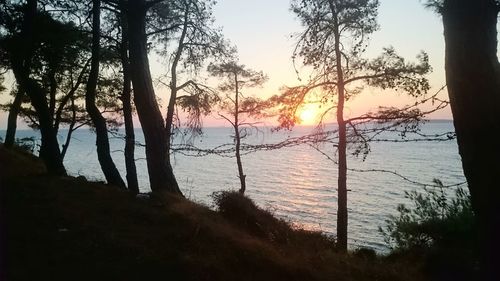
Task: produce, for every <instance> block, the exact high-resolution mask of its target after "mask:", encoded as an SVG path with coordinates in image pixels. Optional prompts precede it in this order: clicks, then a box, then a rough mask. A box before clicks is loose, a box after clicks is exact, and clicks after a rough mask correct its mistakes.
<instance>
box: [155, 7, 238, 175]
mask: <svg viewBox="0 0 500 281" xmlns="http://www.w3.org/2000/svg"><path fill="white" fill-rule="evenodd" d="M213 4H214V3H213V1H204V0H180V1H174V2H173V3H170V5H169V6H168V7H169V9H170V16H166V15H165V13H164V12H163V11H164V10H165V9H167V8H166V7H162V6H161V5H159V6H158V7H157V15H158V18H159V20H160V23H162V22H163V24H164V25H166V26H167V29H168V32H161V33H157V34H156V37H157V38H158V39H159V42H161V43H162V44H163V45H164V47H165V49H164V50H163V51H162V52H161V54H162V55H164V56H170V58H171V59H170V63H169V68H168V75H169V76H170V77H169V78H170V82H169V83H167V85H168V88H169V90H170V97H169V102H168V107H167V113H166V117H165V131H166V133H167V151H168V153H169V156H168V161H169V165H170V151H171V146H172V141H173V137H174V136H175V134H176V132H177V131H178V128H179V127H181V124H180V116H179V115H178V114H177V112H178V107H180V108H181V109H182V110H183V111H184V112H187V113H188V116H187V122H185V125H186V127H187V129H188V130H189V133H190V134H194V135H197V134H200V133H201V127H202V123H201V116H202V115H206V114H208V113H210V109H211V106H212V105H213V104H215V102H216V101H217V96H216V94H215V93H214V92H213V91H212V90H211V89H210V88H209V87H207V86H205V85H203V84H200V83H199V82H198V81H196V80H195V79H189V76H191V75H192V74H195V75H196V74H198V71H199V70H200V69H201V67H202V66H203V64H204V62H205V61H206V60H208V59H209V58H217V57H224V56H228V55H230V54H231V52H232V50H231V49H228V48H227V43H226V42H225V41H224V39H223V37H222V35H221V34H220V31H219V30H216V29H214V28H212V27H211V24H212V22H213V15H212V6H213ZM172 15H173V17H172ZM169 18H173V20H170V21H169V20H168V19H169ZM170 45H174V46H175V48H174V49H173V50H170V49H169V46H170ZM183 78H184V82H181V81H182V80H181V79H183ZM175 121H177V122H175Z"/></svg>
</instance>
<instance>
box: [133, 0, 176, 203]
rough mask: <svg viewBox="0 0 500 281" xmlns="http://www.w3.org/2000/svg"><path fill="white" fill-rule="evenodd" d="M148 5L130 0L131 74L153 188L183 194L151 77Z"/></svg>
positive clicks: (141, 0) (154, 190)
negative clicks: (170, 159) (147, 23)
mask: <svg viewBox="0 0 500 281" xmlns="http://www.w3.org/2000/svg"><path fill="white" fill-rule="evenodd" d="M146 9H147V7H146V3H145V1H144V0H130V1H129V6H128V7H127V12H128V14H127V15H128V27H129V40H128V41H129V56H130V75H131V78H132V84H133V86H134V102H135V106H136V108H137V114H138V115H139V121H140V122H141V126H142V130H143V132H144V140H145V142H146V162H147V166H148V173H149V182H150V185H151V190H152V191H153V192H170V193H174V194H181V195H182V193H181V192H180V190H179V188H178V186H177V182H176V180H175V177H174V176H173V172H172V169H171V167H170V165H169V162H168V158H167V157H168V150H167V140H166V137H167V134H165V127H164V123H163V118H162V115H161V112H160V109H159V107H158V103H157V101H156V96H155V92H154V89H153V83H152V80H151V73H150V69H149V60H148V50H147V44H146V43H147V37H146Z"/></svg>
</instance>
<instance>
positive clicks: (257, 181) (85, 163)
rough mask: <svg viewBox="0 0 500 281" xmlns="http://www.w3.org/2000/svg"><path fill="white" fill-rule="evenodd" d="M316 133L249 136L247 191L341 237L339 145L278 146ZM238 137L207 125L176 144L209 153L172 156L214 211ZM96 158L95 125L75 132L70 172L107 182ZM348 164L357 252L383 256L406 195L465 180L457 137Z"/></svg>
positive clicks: (281, 213) (118, 158)
mask: <svg viewBox="0 0 500 281" xmlns="http://www.w3.org/2000/svg"><path fill="white" fill-rule="evenodd" d="M453 130H454V128H453V123H452V122H451V121H446V120H440V121H431V122H428V123H426V124H424V125H423V126H422V127H421V132H422V133H423V134H441V133H445V132H453ZM313 132H314V127H307V126H303V127H296V128H294V129H293V130H292V131H275V130H273V129H272V127H260V128H259V130H258V131H253V132H252V133H251V134H249V135H248V136H247V137H246V138H245V139H244V140H243V142H244V143H246V144H250V148H253V149H252V150H251V151H247V152H245V153H244V155H243V156H242V162H243V169H244V173H245V174H246V183H247V190H246V194H247V195H248V196H249V197H250V198H252V199H253V200H254V201H255V202H256V203H257V204H258V205H259V206H261V207H263V208H266V209H268V210H270V211H271V212H273V213H274V214H275V215H277V216H278V217H280V218H283V219H285V220H288V221H289V222H290V223H292V224H293V225H295V226H296V227H302V228H305V229H308V230H317V231H322V232H324V233H326V234H327V235H333V236H335V229H336V216H337V207H336V205H337V190H336V189H337V165H336V163H335V162H334V161H333V160H332V159H335V148H334V146H333V144H331V143H324V144H311V143H307V142H306V143H303V144H300V145H293V146H284V147H281V148H278V147H276V145H275V144H279V143H282V142H283V141H286V140H288V139H291V138H292V139H296V138H299V137H301V136H305V135H308V134H311V133H313ZM66 133H67V131H66V130H64V129H62V130H61V131H60V134H59V136H58V137H59V141H60V143H61V144H62V143H63V141H64V140H65V137H66ZM123 133H124V132H123V130H118V131H117V132H116V133H114V134H113V135H110V137H111V140H110V145H111V150H112V157H113V159H114V161H115V164H116V165H117V167H118V169H119V171H120V172H121V174H122V176H123V178H124V179H125V162H124V156H123V150H124V141H123V138H122V137H121V135H123ZM135 133H136V140H137V143H138V145H137V147H136V151H135V156H136V164H137V172H138V177H139V184H140V188H141V192H144V193H146V192H149V191H150V188H149V183H148V173H147V167H146V161H145V153H144V147H143V146H141V144H143V143H144V137H143V134H142V131H141V129H136V131H135ZM0 136H1V137H4V136H5V131H0ZM231 136H232V129H231V128H227V127H213V128H205V129H204V131H203V135H201V136H198V137H196V138H191V137H189V136H186V135H183V134H181V136H179V137H177V138H176V139H175V141H174V143H176V144H177V145H188V146H189V147H191V148H193V147H196V148H200V149H201V150H199V151H193V150H190V151H186V150H180V151H177V152H175V153H174V154H173V155H172V165H173V170H174V173H175V175H176V178H177V181H178V182H179V185H180V187H181V190H182V192H183V193H184V195H185V196H186V197H187V198H189V199H191V200H193V201H196V202H199V203H202V204H205V205H207V206H209V207H213V201H212V197H211V195H212V194H213V193H214V192H217V191H221V190H238V189H239V179H238V170H237V166H236V159H235V158H234V157H233V156H234V155H233V154H232V153H231V151H230V150H228V151H225V152H226V153H222V154H220V153H219V154H213V153H210V152H214V151H212V149H213V148H217V147H219V148H220V149H219V150H215V151H218V152H224V148H230V147H231V146H232V145H233V139H232V137H231ZM16 137H17V138H24V137H34V138H35V139H36V140H37V143H39V133H38V132H37V131H33V130H18V132H17V134H16ZM386 137H387V135H386ZM391 137H397V136H396V135H393V136H391ZM407 137H408V139H411V138H412V137H411V136H407ZM415 137H416V136H415ZM393 139H394V138H393ZM395 139H397V138H395ZM177 147H178V146H177ZM96 153H97V152H96V146H95V134H94V133H93V131H92V130H91V129H88V128H81V129H79V130H77V131H75V132H74V133H73V137H72V140H71V144H70V146H69V149H68V152H67V155H66V157H65V159H64V164H65V166H66V169H67V170H68V172H69V174H70V175H73V176H84V177H86V178H87V179H89V180H93V181H105V179H104V176H103V174H102V171H101V170H100V166H99V163H98V161H97V154H96ZM348 167H349V168H350V170H349V171H348V179H347V185H348V211H349V225H348V235H349V247H350V248H351V249H354V248H359V247H366V248H371V249H374V250H376V251H378V252H380V253H386V252H387V251H388V249H389V248H388V245H387V244H386V243H385V240H384V236H383V235H382V234H381V232H380V231H379V227H384V226H385V225H386V224H387V223H386V221H387V220H388V219H389V218H390V217H391V216H394V215H397V214H398V213H397V207H398V205H399V204H406V205H407V206H412V202H411V201H409V200H408V199H406V198H405V192H408V191H413V190H417V191H422V190H423V188H424V187H423V186H424V185H425V184H429V185H432V184H433V180H434V179H439V180H440V181H442V182H443V184H444V185H454V184H458V183H462V182H464V181H465V178H464V175H463V172H462V168H461V162H460V156H459V154H458V147H457V144H456V140H455V139H450V140H445V141H416V142H413V141H410V142H373V143H370V152H369V153H368V154H367V155H366V157H363V155H359V156H354V155H350V156H349V157H348ZM450 189H453V187H450ZM452 191H453V190H450V194H453V192H452Z"/></svg>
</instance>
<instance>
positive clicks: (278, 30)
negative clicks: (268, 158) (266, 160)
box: [0, 0, 451, 129]
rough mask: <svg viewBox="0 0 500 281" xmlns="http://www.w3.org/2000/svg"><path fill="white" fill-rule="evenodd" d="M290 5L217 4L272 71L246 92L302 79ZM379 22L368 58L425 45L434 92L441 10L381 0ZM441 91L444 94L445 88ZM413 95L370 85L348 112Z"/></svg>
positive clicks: (408, 54)
mask: <svg viewBox="0 0 500 281" xmlns="http://www.w3.org/2000/svg"><path fill="white" fill-rule="evenodd" d="M289 7H290V0H252V1H248V0H218V2H217V5H216V6H215V10H214V16H215V18H216V22H215V24H216V25H217V26H220V27H222V28H223V33H224V36H225V37H226V38H227V39H228V40H230V41H231V43H232V44H234V45H236V46H237V48H238V54H239V59H240V63H242V64H245V65H246V66H248V67H249V68H252V69H254V70H258V71H263V72H264V73H266V74H267V75H268V76H269V81H268V82H267V83H266V84H265V85H264V87H262V88H260V89H255V90H254V91H252V92H249V93H247V94H254V95H256V96H259V97H262V98H265V97H269V96H271V95H274V94H278V93H279V90H280V88H281V87H282V86H284V85H286V86H296V85H299V84H300V82H299V81H298V80H297V75H296V74H295V71H294V68H293V64H292V60H291V56H292V51H293V47H294V44H295V39H293V38H291V35H293V34H294V33H297V32H300V31H301V28H302V27H301V26H300V24H299V22H298V20H297V19H296V18H295V16H294V15H293V14H292V13H291V12H290V10H289ZM378 22H379V25H380V29H379V31H377V32H375V33H374V34H373V35H372V36H371V40H370V44H369V47H368V50H367V53H366V56H367V57H368V58H369V57H375V56H377V55H378V54H379V53H380V52H381V51H382V48H383V47H387V46H393V47H394V48H395V49H396V50H397V52H398V53H399V54H400V55H402V56H403V57H404V58H406V59H408V60H410V61H412V60H414V59H415V56H416V55H417V54H418V53H419V52H420V51H421V50H424V51H426V52H427V53H428V55H429V58H430V63H431V66H432V68H433V73H432V74H430V75H429V76H428V78H429V80H430V82H431V86H432V89H431V91H430V93H434V92H435V91H437V90H438V89H439V88H441V87H442V86H443V85H444V84H445V73H444V39H443V27H442V23H441V18H440V16H439V15H437V14H436V13H434V12H433V11H431V10H429V9H426V8H424V6H423V4H422V1H421V0H380V8H379V17H378ZM157 61H158V59H157V58H156V59H155V58H154V57H152V58H151V62H152V66H153V69H152V71H153V73H155V72H160V71H161V69H162V67H161V66H160V65H159V64H158V62H157ZM304 76H306V75H304ZM157 94H158V95H159V97H160V99H161V100H164V101H166V100H168V99H167V94H166V93H165V90H164V89H158V90H157ZM443 97H446V93H445V92H444V93H443ZM8 99H9V97H8V96H7V95H6V94H3V95H1V96H0V102H5V101H6V100H8ZM412 101H413V100H412V99H409V98H407V97H405V96H404V95H402V94H398V93H393V92H390V91H389V92H381V91H372V90H370V91H367V92H365V93H363V94H361V95H360V96H358V97H356V98H355V99H354V100H352V101H350V102H349V103H348V104H347V106H346V110H345V112H346V117H349V116H350V117H352V116H356V115H359V114H362V113H363V112H366V111H368V110H370V109H374V108H377V107H378V106H379V105H405V104H408V103H412ZM430 118H436V119H451V113H450V110H449V109H446V110H443V111H441V112H437V113H435V114H433V115H432V116H430ZM135 123H136V124H137V123H138V122H137V119H136V122H135ZM205 125H207V126H217V125H223V122H222V121H221V120H215V119H214V118H209V119H207V120H206V121H205ZM6 126H7V114H6V113H0V129H5V128H6ZM19 128H26V125H24V124H19Z"/></svg>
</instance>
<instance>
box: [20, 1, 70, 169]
mask: <svg viewBox="0 0 500 281" xmlns="http://www.w3.org/2000/svg"><path fill="white" fill-rule="evenodd" d="M37 4H38V3H37V1H36V0H28V1H27V3H26V9H25V12H24V20H23V26H22V29H21V33H20V38H21V42H20V43H21V45H20V46H19V50H12V53H11V54H10V55H11V57H10V62H11V67H12V72H13V73H14V76H15V78H16V81H17V83H18V85H19V90H20V91H22V92H25V93H26V94H27V95H28V96H29V98H30V100H31V104H32V105H33V107H34V108H35V111H36V114H37V117H38V122H39V126H40V134H41V136H42V146H41V148H40V158H42V160H43V161H44V163H45V165H46V166H47V171H48V173H49V174H52V175H66V169H65V168H64V165H63V162H62V158H61V151H60V150H59V144H58V142H57V136H56V131H55V130H54V127H53V124H52V116H50V110H49V106H48V103H47V99H46V93H45V91H44V90H43V89H42V88H41V87H40V85H39V84H38V83H37V82H36V81H35V80H33V79H32V78H30V67H31V60H32V56H33V45H34V44H33V42H32V39H33V29H34V25H35V22H34V20H35V18H36V13H37Z"/></svg>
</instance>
